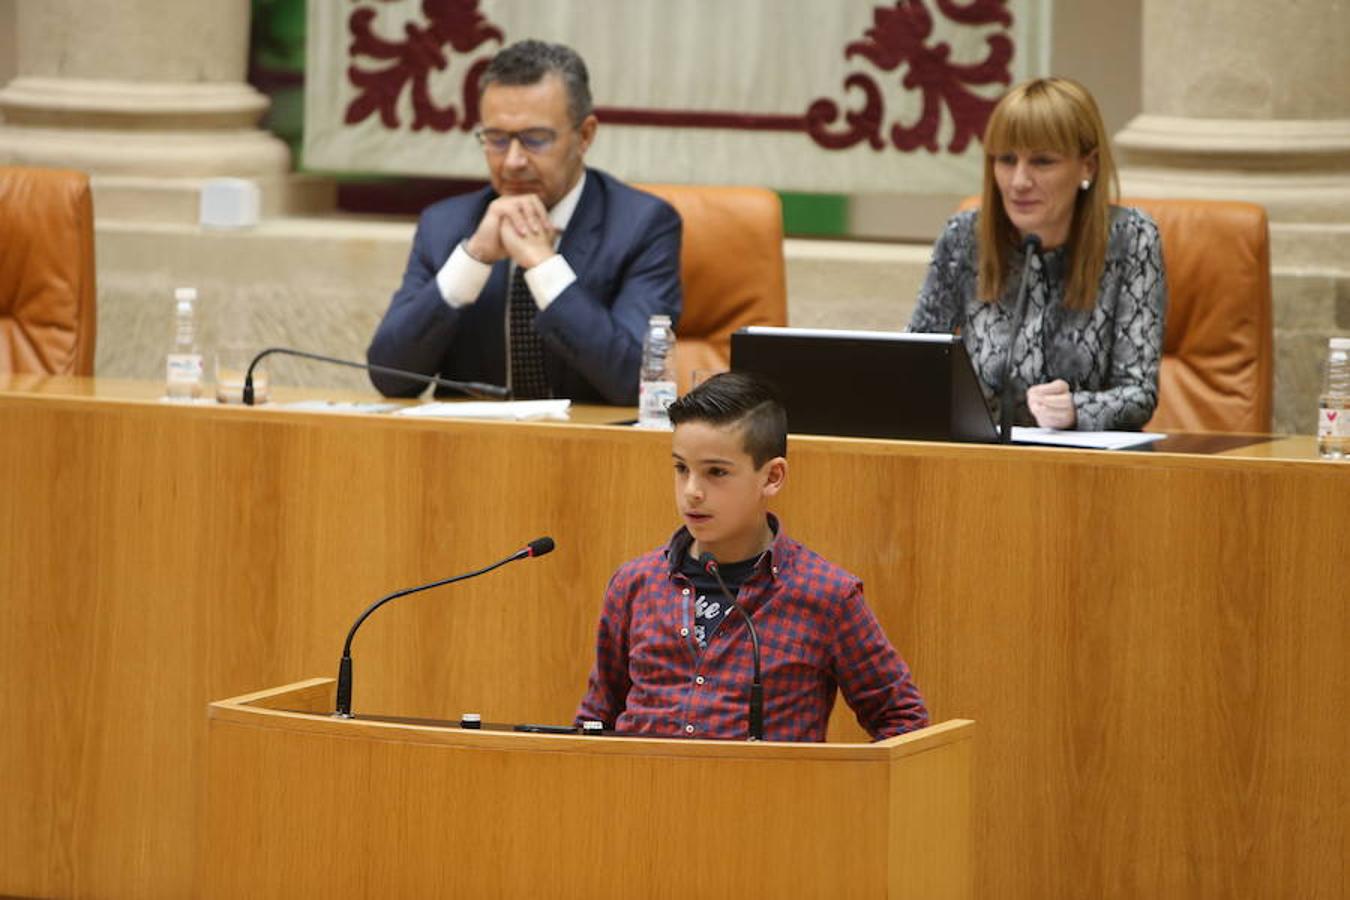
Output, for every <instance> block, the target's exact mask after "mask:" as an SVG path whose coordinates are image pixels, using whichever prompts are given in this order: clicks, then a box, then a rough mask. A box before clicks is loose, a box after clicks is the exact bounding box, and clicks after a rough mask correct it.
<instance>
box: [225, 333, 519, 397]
mask: <svg viewBox="0 0 1350 900" xmlns="http://www.w3.org/2000/svg"><path fill="white" fill-rule="evenodd" d="M273 353H279V354H281V355H283V356H298V357H300V358H301V359H312V360H315V361H316V362H326V363H332V364H333V365H335V366H347V367H348V368H351V369H361V370H362V371H365V372H379V373H381V374H383V375H400V376H402V377H404V378H410V379H412V380H413V381H420V382H422V383H423V384H434V385H436V386H437V387H443V388H449V389H450V390H452V391H460V392H461V393H465V394H468V395H470V396H471V397H482V398H484V399H486V400H505V399H507V398H508V397H510V396H511V392H510V391H508V390H507V389H506V388H504V387H502V386H501V385H497V384H484V383H483V382H481V381H451V380H449V379H448V378H437V377H436V376H434V375H423V374H422V373H421V372H409V371H408V370H407V369H395V368H392V367H390V366H377V365H375V364H374V363H358V362H352V361H350V360H346V359H337V358H335V357H332V356H322V355H320V354H318V353H310V352H308V351H306V350H292V349H291V348H290V347H268V348H267V349H266V350H263V351H262V352H260V353H259V354H258V355H257V356H255V357H253V360H252V361H251V362H250V363H249V364H248V371H247V372H246V373H244V405H245V406H252V405H253V368H254V366H256V365H258V363H259V362H261V361H262V360H263V358H264V357H266V356H270V355H272V354H273Z"/></svg>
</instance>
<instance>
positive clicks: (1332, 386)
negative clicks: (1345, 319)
mask: <svg viewBox="0 0 1350 900" xmlns="http://www.w3.org/2000/svg"><path fill="white" fill-rule="evenodd" d="M1317 452H1318V453H1319V454H1320V455H1321V457H1322V458H1323V459H1350V338H1332V339H1331V341H1330V343H1329V345H1328V347H1327V374H1326V379H1325V380H1324V381H1323V382H1322V396H1321V397H1319V398H1318V401H1317Z"/></svg>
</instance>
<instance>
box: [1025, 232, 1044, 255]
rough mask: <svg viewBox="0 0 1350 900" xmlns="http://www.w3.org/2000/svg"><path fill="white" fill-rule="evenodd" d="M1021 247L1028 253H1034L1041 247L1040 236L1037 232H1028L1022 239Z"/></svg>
mask: <svg viewBox="0 0 1350 900" xmlns="http://www.w3.org/2000/svg"><path fill="white" fill-rule="evenodd" d="M1022 249H1023V250H1026V251H1028V252H1030V253H1035V252H1036V251H1038V250H1040V249H1041V236H1040V235H1039V234H1029V235H1027V236H1026V237H1024V238H1023V239H1022Z"/></svg>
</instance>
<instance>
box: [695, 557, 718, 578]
mask: <svg viewBox="0 0 1350 900" xmlns="http://www.w3.org/2000/svg"><path fill="white" fill-rule="evenodd" d="M698 564H699V565H700V566H702V567H703V571H705V572H707V573H708V574H709V575H711V574H713V573H714V572H716V571H717V560H715V559H713V555H712V554H711V553H703V554H701V555H700V556H699V558H698Z"/></svg>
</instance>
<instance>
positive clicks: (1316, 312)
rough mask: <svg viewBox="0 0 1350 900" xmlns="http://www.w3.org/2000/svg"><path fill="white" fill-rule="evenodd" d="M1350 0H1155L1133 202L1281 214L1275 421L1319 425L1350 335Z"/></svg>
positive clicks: (1128, 159)
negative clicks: (1235, 203)
mask: <svg viewBox="0 0 1350 900" xmlns="http://www.w3.org/2000/svg"><path fill="white" fill-rule="evenodd" d="M1347 47H1350V0H1297V2H1285V3H1271V2H1269V0H1233V2H1229V3H1214V2H1210V0H1144V9H1143V54H1142V55H1143V97H1142V99H1143V103H1142V110H1143V111H1142V113H1141V114H1140V115H1138V116H1136V117H1135V118H1134V119H1132V120H1131V121H1130V122H1129V123H1128V124H1127V125H1126V126H1125V128H1124V130H1123V131H1121V132H1120V133H1119V134H1118V135H1116V137H1115V142H1116V145H1117V147H1118V149H1119V151H1120V157H1121V160H1122V163H1123V166H1122V170H1121V188H1122V192H1123V193H1124V195H1125V196H1127V197H1129V196H1154V197H1158V196H1162V197H1208V198H1215V199H1232V200H1247V201H1251V202H1254V203H1259V204H1261V205H1262V206H1264V207H1266V209H1267V210H1268V212H1269V214H1270V222H1271V225H1270V237H1271V284H1272V289H1273V296H1274V310H1273V312H1274V333H1275V421H1274V427H1275V430H1276V431H1280V432H1294V433H1310V432H1312V431H1313V430H1315V427H1316V408H1317V395H1318V392H1319V390H1320V386H1321V378H1322V366H1323V363H1324V361H1325V359H1326V347H1327V338H1328V337H1331V336H1335V335H1350V50H1347Z"/></svg>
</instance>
